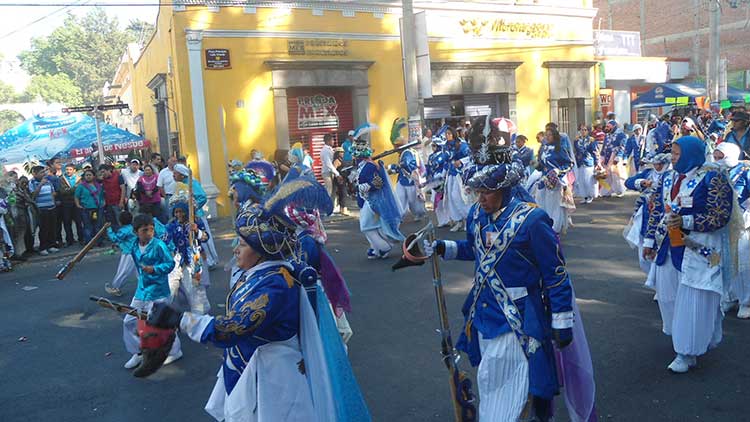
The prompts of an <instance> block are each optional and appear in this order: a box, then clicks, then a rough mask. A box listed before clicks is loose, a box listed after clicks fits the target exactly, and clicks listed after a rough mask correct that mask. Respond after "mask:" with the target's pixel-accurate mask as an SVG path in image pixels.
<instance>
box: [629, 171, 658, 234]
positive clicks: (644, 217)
mask: <svg viewBox="0 0 750 422" xmlns="http://www.w3.org/2000/svg"><path fill="white" fill-rule="evenodd" d="M655 173H656V170H654V169H653V168H651V167H649V168H647V169H645V170H643V171H641V172H639V173H637V174H636V175H634V176H632V177H628V178H627V179H625V187H626V188H628V189H629V190H633V191H636V192H640V193H641V194H640V195H639V196H638V199H636V201H635V210H634V213H635V212H638V210H639V209H642V210H643V211H642V213H641V221H640V225H641V234H645V233H646V231H647V230H648V215H649V201H651V196H652V195H653V193H654V192H655V191H656V187H657V186H656V185H657V184H658V183H659V181H661V177H658V175H655ZM654 179H656V180H657V182H655V183H653V184H652V185H651V187H650V188H644V187H641V181H642V180H651V181H652V182H653V181H654Z"/></svg>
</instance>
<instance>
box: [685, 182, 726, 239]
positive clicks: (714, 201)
mask: <svg viewBox="0 0 750 422" xmlns="http://www.w3.org/2000/svg"><path fill="white" fill-rule="evenodd" d="M733 193H734V192H733V190H732V188H731V187H730V186H729V182H727V180H726V179H725V178H724V176H723V175H721V174H716V175H715V176H714V177H712V178H711V181H710V182H709V184H708V196H707V198H706V212H705V213H700V214H695V217H694V218H695V219H694V225H695V228H696V229H697V230H698V231H700V232H710V231H714V230H718V229H720V228H722V227H724V226H725V225H726V224H727V223H728V222H729V217H730V215H731V214H730V212H731V208H732V202H731V200H732V195H733Z"/></svg>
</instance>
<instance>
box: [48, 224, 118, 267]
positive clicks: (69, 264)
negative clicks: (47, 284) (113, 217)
mask: <svg viewBox="0 0 750 422" xmlns="http://www.w3.org/2000/svg"><path fill="white" fill-rule="evenodd" d="M111 225H112V224H110V223H104V226H102V228H101V229H99V231H98V232H96V235H94V237H93V238H92V239H91V240H89V243H87V244H86V246H84V247H83V249H81V250H80V251H79V252H78V253H77V254H76V256H74V257H73V259H71V260H70V261H68V262H67V263H66V264H65V265H63V267H62V268H60V271H58V272H57V274H56V275H55V278H57V279H58V280H62V279H63V278H65V276H66V275H68V273H69V272H70V270H72V269H73V267H75V265H76V264H77V263H78V262H80V261H81V260H82V259H83V257H84V256H86V254H87V253H89V251H90V250H91V249H92V248H93V247H94V245H96V243H97V242H98V241H99V239H100V238H101V237H102V236H104V233H106V232H107V229H108V228H109V226H111Z"/></svg>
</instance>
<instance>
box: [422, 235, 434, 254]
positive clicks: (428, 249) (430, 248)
mask: <svg viewBox="0 0 750 422" xmlns="http://www.w3.org/2000/svg"><path fill="white" fill-rule="evenodd" d="M436 247H437V240H433V241H432V242H430V241H429V240H427V239H424V240H422V249H424V256H427V257H430V256H432V254H434V253H435V248H436Z"/></svg>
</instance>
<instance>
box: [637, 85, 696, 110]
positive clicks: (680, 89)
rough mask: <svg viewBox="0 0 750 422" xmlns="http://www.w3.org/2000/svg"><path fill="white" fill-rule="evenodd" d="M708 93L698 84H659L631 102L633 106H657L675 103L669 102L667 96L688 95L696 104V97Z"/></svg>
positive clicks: (690, 102)
mask: <svg viewBox="0 0 750 422" xmlns="http://www.w3.org/2000/svg"><path fill="white" fill-rule="evenodd" d="M705 95H706V89H705V88H704V87H702V86H700V85H698V84H659V85H657V86H655V87H654V88H653V89H651V90H650V91H646V92H644V93H643V94H641V95H639V96H638V98H636V99H635V100H633V101H631V102H630V106H631V107H632V108H644V107H646V108H656V107H668V106H673V105H675V104H674V103H667V102H666V99H667V98H679V97H688V103H689V104H695V97H702V96H705Z"/></svg>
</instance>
